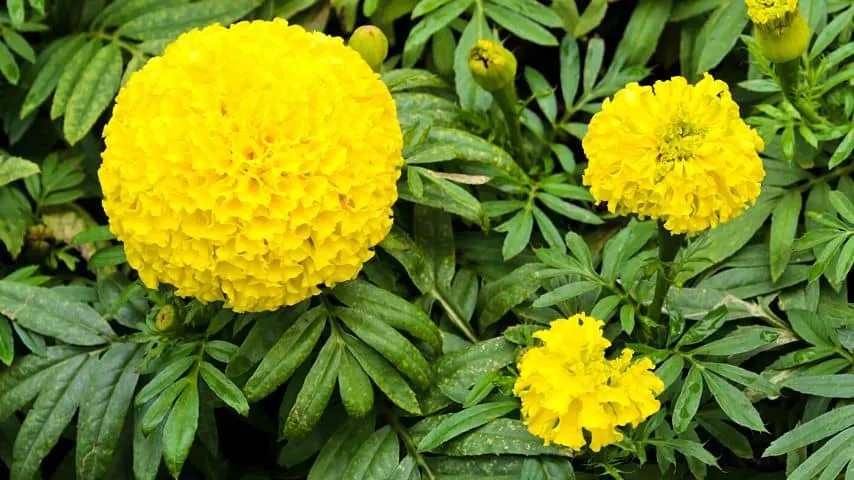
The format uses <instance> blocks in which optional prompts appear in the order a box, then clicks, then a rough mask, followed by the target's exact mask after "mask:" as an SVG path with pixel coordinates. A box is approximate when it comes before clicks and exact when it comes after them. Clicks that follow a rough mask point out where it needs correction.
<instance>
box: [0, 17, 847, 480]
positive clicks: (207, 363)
mask: <svg viewBox="0 0 854 480" xmlns="http://www.w3.org/2000/svg"><path fill="white" fill-rule="evenodd" d="M6 6H7V9H6V11H5V12H2V13H0V39H2V41H0V73H2V80H0V117H2V123H3V132H4V135H3V136H2V137H0V243H2V247H0V362H2V366H0V476H6V475H11V476H12V478H14V479H16V480H17V479H29V478H32V477H37V478H56V479H67V478H85V479H95V478H109V479H118V478H138V479H153V478H161V477H168V476H169V475H170V474H171V475H172V476H175V477H177V476H178V475H179V472H180V475H181V477H182V478H212V479H213V478H245V479H250V478H282V479H285V478H288V479H302V478H308V479H310V480H326V479H340V478H343V479H413V480H414V479H419V478H422V479H442V480H451V479H455V480H463V479H466V480H468V479H472V480H476V479H508V480H510V479H520V478H521V479H527V480H536V479H543V480H545V479H573V478H594V477H600V476H605V477H608V476H610V477H613V478H626V479H658V478H692V477H693V478H716V477H720V476H723V475H727V474H728V475H744V476H749V477H750V478H756V479H759V478H768V479H770V478H791V479H809V480H812V479H822V480H830V479H835V478H838V477H840V476H841V475H844V476H845V478H847V479H851V478H854V462H851V461H852V460H853V459H854V448H852V446H851V445H852V442H851V440H852V438H854V406H852V405H850V404H849V403H847V402H848V401H847V399H850V398H854V375H852V374H851V370H852V362H854V354H852V351H853V350H854V307H852V304H851V303H850V299H849V284H848V278H849V273H850V271H851V268H852V264H854V202H852V199H854V178H852V172H854V162H852V161H851V155H852V150H854V130H852V122H854V66H852V61H851V59H852V58H854V42H852V38H851V37H852V34H854V21H852V20H854V2H852V1H851V0H803V1H802V2H801V9H802V11H803V12H804V15H805V17H806V18H807V19H808V22H809V24H810V27H811V31H812V32H813V35H812V40H811V44H810V47H809V50H808V51H807V52H806V53H805V54H804V56H803V59H802V70H801V78H800V82H801V83H800V87H799V89H798V98H799V99H800V108H795V107H793V106H792V104H790V103H789V102H787V101H785V100H783V98H782V96H781V94H780V87H779V86H778V82H777V81H776V80H775V77H774V72H773V69H772V67H771V66H770V65H769V64H768V62H767V61H766V60H764V59H763V57H762V55H761V53H759V51H758V49H757V47H756V45H755V42H754V40H753V38H752V36H751V28H750V27H749V25H748V17H747V15H746V7H745V5H744V3H743V1H742V0H640V1H639V2H631V1H628V0H619V1H615V0H612V1H605V0H592V1H590V2H587V1H583V0H582V1H578V2H577V3H576V1H575V0H554V1H553V2H537V1H535V0H420V1H419V0H264V1H260V0H201V1H195V2H189V1H184V0H116V1H107V0H7V1H6ZM273 17H284V18H287V19H289V21H291V22H294V23H299V24H302V25H304V26H306V27H307V28H309V29H317V30H325V31H327V32H330V33H332V34H340V35H345V36H346V35H347V34H348V33H349V32H351V31H352V30H353V29H354V27H355V26H357V25H361V24H367V23H371V24H374V25H377V26H379V27H381V28H382V29H383V30H384V31H385V32H386V34H387V35H388V37H389V39H390V41H391V43H392V56H391V57H390V58H389V59H388V61H387V63H386V66H385V69H384V72H383V74H382V77H383V80H384V81H385V83H386V84H387V85H388V87H389V89H390V90H391V92H392V93H393V95H394V97H395V101H396V103H397V108H398V115H399V120H400V122H401V125H402V128H403V130H404V134H405V150H404V156H405V159H406V166H405V167H404V172H403V175H402V177H401V181H400V184H399V193H400V200H399V201H398V203H397V205H396V207H395V227H394V229H393V231H392V233H391V234H390V235H389V236H388V238H387V239H386V240H385V241H384V242H383V243H382V244H381V245H380V248H378V249H377V250H378V254H377V256H376V258H374V259H373V260H372V261H371V262H370V263H368V264H367V265H366V266H365V268H364V270H363V272H362V275H361V276H360V278H359V279H358V280H356V281H353V282H350V283H347V284H344V285H341V286H339V287H337V288H335V289H333V290H332V291H331V292H329V293H324V294H323V295H322V296H321V297H317V298H315V299H312V300H308V301H305V302H303V303H302V304H300V305H297V306H295V307H290V308H287V309H283V310H280V311H278V312H275V313H265V314H245V315H235V314H233V313H232V312H229V311H227V310H221V309H219V308H218V307H217V306H215V305H210V306H201V305H199V304H197V303H193V302H186V301H185V302H178V301H176V299H174V298H172V297H171V293H170V292H169V291H168V290H167V289H161V290H160V291H157V292H153V291H146V289H145V288H144V287H143V286H142V285H141V283H139V281H138V280H137V279H136V276H135V274H134V272H133V270H132V269H130V268H129V267H128V266H127V264H126V263H125V261H124V255H123V253H122V247H121V245H119V244H117V243H116V242H115V241H114V240H113V238H112V236H111V234H110V233H109V230H108V229H107V228H106V227H105V225H106V218H105V216H104V214H103V211H102V210H101V208H100V199H99V186H98V181H97V176H96V172H97V168H98V165H99V156H100V152H101V151H102V149H103V145H102V142H101V140H100V131H101V128H102V126H103V123H104V121H105V119H106V118H107V117H108V115H109V110H110V106H111V103H112V101H113V98H114V96H115V94H116V92H117V91H118V89H119V88H120V86H121V85H122V84H123V83H124V82H125V81H126V80H127V78H128V76H129V75H131V74H132V73H133V72H134V71H135V70H137V69H139V68H140V67H141V66H142V65H143V64H144V62H145V61H146V60H147V59H148V58H150V57H151V56H153V55H158V54H159V53H160V52H161V51H162V50H163V48H164V46H165V45H167V44H168V43H169V42H170V40H172V39H174V38H175V37H176V36H177V35H179V34H180V33H181V32H183V31H186V30H188V29H190V28H192V27H197V26H203V25H207V24H209V23H211V22H221V23H230V22H233V21H237V20H239V19H242V18H247V19H251V18H264V19H270V18H273ZM480 38H495V39H501V40H502V41H503V42H504V44H505V45H506V46H507V47H508V48H509V49H510V50H512V51H513V52H514V53H515V55H516V56H517V58H518V60H519V64H520V69H519V71H520V75H519V78H518V83H517V89H518V91H519V93H520V97H521V98H522V100H523V103H524V109H523V110H522V111H521V121H522V124H523V129H524V132H523V133H524V136H525V140H526V147H525V154H526V155H525V156H527V157H528V158H530V159H531V164H532V165H531V166H528V165H525V164H523V163H522V162H521V157H522V156H521V155H520V152H518V151H514V150H513V145H512V144H511V143H510V142H509V139H508V135H507V127H506V125H505V122H504V120H503V117H502V116H501V115H500V114H499V112H498V108H497V106H495V105H494V104H493V103H494V102H493V99H492V96H491V95H490V94H489V93H487V92H485V91H483V90H482V89H480V88H479V87H478V86H477V85H476V84H475V83H474V82H473V80H472V76H471V73H470V72H469V70H468V64H467V54H468V49H469V48H470V47H471V45H472V44H473V43H474V42H475V41H476V40H477V39H480ZM706 71H712V72H713V73H714V74H715V76H716V77H717V78H721V79H724V80H726V81H727V82H728V83H729V84H730V86H731V88H732V89H733V92H734V95H735V97H736V99H737V100H738V102H739V104H740V105H741V109H742V115H743V116H744V117H745V118H746V119H747V121H748V123H750V124H751V125H753V126H754V127H755V128H757V129H758V131H759V132H760V134H761V135H762V137H763V138H764V140H765V142H766V145H767V148H766V150H765V152H764V153H763V157H764V158H763V160H764V163H765V168H766V171H767V177H766V179H765V183H764V185H763V194H762V196H761V197H760V199H759V201H758V202H757V204H756V205H755V206H753V207H751V208H750V209H749V210H748V211H747V212H746V213H745V214H744V215H742V216H741V217H739V218H738V219H736V220H734V221H732V222H730V223H728V224H725V225H722V226H720V227H718V228H715V229H713V230H711V231H708V232H706V233H704V234H701V235H699V236H696V237H693V238H690V239H689V243H688V246H687V248H684V249H683V250H682V251H681V252H680V255H679V256H678V257H677V259H676V260H675V262H674V268H673V271H675V272H676V275H675V279H674V280H675V283H676V288H673V289H672V290H671V292H670V294H669V296H668V298H667V301H666V303H665V310H666V312H665V313H666V315H665V317H664V320H662V321H661V322H660V323H657V322H655V321H653V320H652V319H651V318H649V317H648V316H647V315H646V313H645V308H644V305H647V304H648V303H649V302H650V301H651V291H652V285H653V283H654V277H655V275H656V274H657V273H656V272H658V271H660V270H661V269H660V265H659V264H658V263H657V260H656V259H657V243H656V242H657V240H656V224H655V223H654V222H650V221H637V220H635V219H627V218H623V217H616V216H613V215H610V214H608V213H607V212H606V211H605V210H604V209H602V208H599V207H596V206H595V205H593V202H592V197H591V196H590V194H589V192H588V191H587V189H586V188H583V187H581V186H580V177H581V173H582V172H583V170H584V166H585V159H584V156H583V153H582V152H581V149H580V141H579V139H580V138H581V137H582V136H583V135H584V133H585V129H586V123H587V122H588V121H589V119H590V117H591V115H592V114H593V113H595V112H597V111H598V110H599V109H600V106H601V103H600V102H601V101H602V100H603V99H604V98H606V97H608V96H610V95H612V94H613V93H614V92H616V91H617V90H618V89H620V88H622V87H623V86H624V85H625V84H626V83H627V82H631V81H640V82H642V83H649V82H652V81H654V80H655V79H665V78H669V77H670V76H672V75H683V76H685V77H686V78H688V79H689V81H692V82H693V81H696V80H697V79H698V78H699V77H701V76H702V73H703V72H706ZM804 109H806V110H810V111H812V112H814V113H815V115H804V114H803V113H802V112H803V111H804ZM128 168H133V165H128ZM164 306H166V307H164ZM579 311H583V312H589V313H590V314H591V315H592V316H594V317H597V318H600V319H603V320H607V322H608V324H607V327H606V335H607V337H608V338H609V339H611V340H612V342H613V343H614V344H615V346H617V347H621V346H624V345H629V346H631V347H632V348H634V349H635V350H636V351H638V352H640V353H642V354H646V355H648V356H650V357H651V358H652V359H654V360H655V362H656V363H657V365H658V367H657V374H658V375H659V376H660V377H661V378H662V379H663V380H664V382H665V384H666V385H667V386H668V388H667V390H666V391H665V392H664V393H663V394H662V395H661V397H660V399H661V401H662V408H661V410H660V411H659V412H658V413H657V414H656V415H654V416H653V417H652V418H650V419H649V420H648V421H647V422H646V423H644V424H643V425H641V426H640V427H639V428H637V429H635V430H628V431H627V437H626V439H625V440H624V441H623V442H621V443H620V444H618V445H615V446H612V447H608V448H606V449H604V450H602V451H601V452H599V453H595V454H594V453H591V452H588V451H586V450H584V451H580V452H570V451H568V450H565V449H561V448H558V447H555V446H548V447H546V446H543V444H542V442H541V441H540V440H539V439H537V438H536V437H533V436H532V435H530V434H528V433H527V431H526V430H525V427H524V426H523V424H522V423H521V422H520V420H519V412H518V410H519V407H518V402H517V400H515V399H514V397H513V396H512V394H511V388H512V385H513V382H514V379H515V372H514V368H515V367H514V364H515V360H516V358H517V355H518V353H519V352H520V351H521V350H522V349H523V348H524V347H526V346H530V345H533V340H532V338H531V333H532V332H533V331H535V330H537V329H541V328H543V327H544V326H545V325H547V324H548V322H549V321H551V320H554V319H556V318H565V317H566V316H567V315H570V314H572V313H575V312H579ZM173 315H174V317H173Z"/></svg>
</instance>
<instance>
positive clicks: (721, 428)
mask: <svg viewBox="0 0 854 480" xmlns="http://www.w3.org/2000/svg"><path fill="white" fill-rule="evenodd" d="M697 418H698V420H699V421H700V426H702V427H703V428H704V429H705V430H706V431H707V432H709V434H710V435H711V436H713V437H714V438H715V440H717V441H718V442H719V443H720V444H721V445H723V446H724V447H726V448H727V449H729V450H730V451H731V452H732V453H734V454H735V455H736V456H738V457H739V458H747V459H752V458H753V449H752V448H751V446H750V441H749V440H748V439H747V437H745V436H744V435H742V434H741V432H739V431H738V430H736V429H735V428H734V427H732V426H730V425H729V424H727V423H724V422H723V421H720V420H713V419H707V418H705V417H703V416H702V415H700V416H698V417H697Z"/></svg>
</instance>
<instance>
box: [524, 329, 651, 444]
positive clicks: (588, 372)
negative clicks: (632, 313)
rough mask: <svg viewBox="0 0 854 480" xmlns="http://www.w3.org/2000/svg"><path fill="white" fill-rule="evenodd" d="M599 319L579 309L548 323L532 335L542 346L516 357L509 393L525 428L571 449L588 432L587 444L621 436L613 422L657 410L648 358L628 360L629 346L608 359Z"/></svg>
mask: <svg viewBox="0 0 854 480" xmlns="http://www.w3.org/2000/svg"><path fill="white" fill-rule="evenodd" d="M603 325H604V322H602V321H601V320H596V319H595V318H592V317H589V316H587V315H585V314H577V315H573V316H572V317H570V318H567V319H562V320H555V321H553V322H551V325H550V327H549V329H548V330H542V331H539V332H537V333H535V334H534V337H535V338H538V339H540V340H541V341H542V346H539V347H534V348H531V349H530V350H528V351H526V352H525V353H524V354H523V355H522V357H521V359H520V360H519V364H518V367H519V378H518V380H517V381H516V385H515V387H514V389H513V392H514V393H515V394H516V395H517V396H518V397H519V398H520V399H521V400H522V415H523V417H524V419H525V424H526V425H527V426H528V430H530V431H531V433H533V434H534V435H537V436H538V437H541V438H543V440H545V443H546V444H547V445H548V444H550V443H556V444H558V445H564V446H567V447H570V448H574V449H580V448H582V447H583V446H584V445H585V444H586V443H587V440H585V438H584V431H585V430H586V431H587V432H589V434H590V448H591V449H592V450H593V451H597V452H598V451H599V450H600V449H601V448H602V447H603V446H605V445H608V444H611V443H615V442H618V441H620V440H622V438H623V434H622V433H621V432H620V431H618V430H617V427H620V426H624V425H629V424H631V425H632V426H637V425H638V424H640V423H641V422H643V421H644V420H646V419H647V418H648V417H649V416H650V415H652V414H653V413H655V412H657V411H658V409H659V402H658V400H656V398H655V396H656V395H657V394H659V393H661V392H662V391H663V390H664V383H663V382H662V381H661V379H659V378H658V377H656V376H655V374H654V373H652V372H650V370H651V369H652V368H654V365H653V363H652V361H651V360H650V359H648V358H643V359H641V360H639V361H637V362H635V363H632V354H633V353H634V352H633V351H632V350H631V349H628V348H626V349H623V351H622V353H621V354H620V356H619V357H618V358H616V359H613V360H609V359H606V358H605V349H607V348H608V347H609V346H610V345H611V342H609V341H608V340H607V339H605V338H604V337H603V336H602V326H603Z"/></svg>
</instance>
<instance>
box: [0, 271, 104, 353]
mask: <svg viewBox="0 0 854 480" xmlns="http://www.w3.org/2000/svg"><path fill="white" fill-rule="evenodd" d="M0 313H2V314H3V315H5V316H7V317H8V318H9V319H11V320H12V321H14V322H17V323H19V324H20V325H21V326H23V327H25V328H27V329H29V330H32V331H34V332H37V333H40V334H43V335H47V336H51V337H54V338H57V339H59V340H62V341H63V342H66V343H70V344H73V345H86V346H89V345H101V344H103V343H106V342H107V341H109V340H110V339H112V338H115V333H114V332H113V330H112V329H111V328H110V326H109V324H108V323H107V322H106V321H105V320H104V319H103V318H102V317H101V316H100V315H99V314H98V312H96V311H95V310H94V309H92V308H91V307H90V306H88V305H86V304H83V303H77V302H69V301H67V300H65V297H63V296H61V295H59V294H57V293H55V292H53V291H51V290H49V289H47V288H42V287H33V286H30V285H26V284H23V283H16V282H9V281H5V280H0Z"/></svg>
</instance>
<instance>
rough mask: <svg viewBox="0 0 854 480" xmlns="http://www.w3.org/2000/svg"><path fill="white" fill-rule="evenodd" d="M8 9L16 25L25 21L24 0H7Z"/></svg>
mask: <svg viewBox="0 0 854 480" xmlns="http://www.w3.org/2000/svg"><path fill="white" fill-rule="evenodd" d="M6 9H7V10H9V17H10V18H11V20H12V23H13V24H14V25H20V24H22V23H24V13H25V12H24V0H6Z"/></svg>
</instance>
